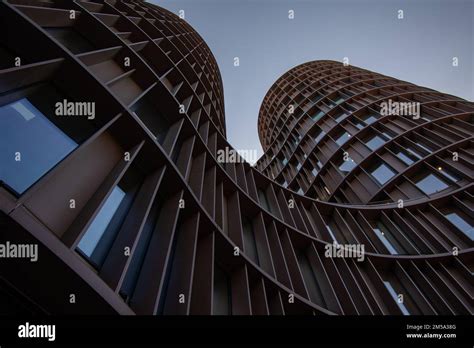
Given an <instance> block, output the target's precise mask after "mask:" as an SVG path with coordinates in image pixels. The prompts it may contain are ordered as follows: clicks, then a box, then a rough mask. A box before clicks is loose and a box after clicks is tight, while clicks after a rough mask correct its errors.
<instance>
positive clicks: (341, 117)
mask: <svg viewBox="0 0 474 348" xmlns="http://www.w3.org/2000/svg"><path fill="white" fill-rule="evenodd" d="M347 116H349V115H348V114H346V113H345V112H341V113H340V114H339V115H336V122H341V121H342V120H344V119H345V118H346V117H347Z"/></svg>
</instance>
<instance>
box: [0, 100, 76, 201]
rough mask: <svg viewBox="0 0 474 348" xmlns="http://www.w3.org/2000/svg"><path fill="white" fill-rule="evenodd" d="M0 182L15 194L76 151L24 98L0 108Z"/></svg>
mask: <svg viewBox="0 0 474 348" xmlns="http://www.w3.org/2000/svg"><path fill="white" fill-rule="evenodd" d="M0 129H1V136H0V148H1V149H2V150H1V154H0V156H1V158H0V163H1V164H2V167H1V170H0V181H4V182H5V183H6V185H8V186H9V187H10V188H11V189H13V190H14V191H15V192H17V193H18V194H22V193H23V192H25V191H26V190H27V189H28V188H29V187H30V186H31V185H33V184H34V183H35V182H36V181H37V180H38V179H40V178H41V177H42V176H43V175H44V174H46V173H47V172H48V171H49V170H50V169H51V168H53V167H54V166H55V165H56V164H57V163H59V162H60V161H61V160H62V159H64V158H65V157H66V156H67V155H68V154H69V153H70V152H71V151H73V150H74V149H75V148H76V147H77V143H76V142H75V141H73V140H72V139H71V138H69V137H68V136H67V135H66V134H65V133H64V132H63V131H62V130H61V129H59V128H58V127H57V126H56V125H55V124H54V123H52V122H51V121H50V120H49V119H48V118H47V117H46V116H45V115H44V114H43V113H42V112H41V111H40V110H38V109H37V108H36V107H35V105H33V104H32V103H31V102H30V101H29V100H28V99H27V98H23V99H20V100H18V101H15V102H13V103H10V104H7V105H4V106H2V107H0Z"/></svg>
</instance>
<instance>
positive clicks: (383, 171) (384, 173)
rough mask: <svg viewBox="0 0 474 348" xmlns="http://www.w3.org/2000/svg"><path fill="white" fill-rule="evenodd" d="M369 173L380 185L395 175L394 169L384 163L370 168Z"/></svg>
mask: <svg viewBox="0 0 474 348" xmlns="http://www.w3.org/2000/svg"><path fill="white" fill-rule="evenodd" d="M371 174H372V176H373V177H374V178H375V179H376V180H377V181H378V182H379V183H380V184H381V185H383V184H385V183H386V182H387V181H389V180H390V179H391V178H392V177H393V176H394V175H395V171H394V170H393V169H392V168H390V167H389V166H388V165H386V164H385V163H381V164H380V165H379V166H378V167H376V168H375V169H374V170H372V172H371Z"/></svg>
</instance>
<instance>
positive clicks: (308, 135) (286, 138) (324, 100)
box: [257, 61, 474, 204]
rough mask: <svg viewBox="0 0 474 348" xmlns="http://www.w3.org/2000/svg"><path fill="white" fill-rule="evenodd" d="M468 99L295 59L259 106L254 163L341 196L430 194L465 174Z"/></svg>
mask: <svg viewBox="0 0 474 348" xmlns="http://www.w3.org/2000/svg"><path fill="white" fill-rule="evenodd" d="M472 111H473V104H472V103H470V102H467V101H465V100H463V99H461V98H458V97H454V96H451V95H447V94H443V93H439V92H437V91H433V90H431V89H428V88H425V87H420V86H417V85H414V84H411V83H408V82H405V81H400V80H397V79H395V78H392V77H387V76H384V75H381V74H377V73H373V72H371V71H368V70H364V69H360V68H357V67H352V66H344V65H343V64H342V63H339V62H334V61H314V62H309V63H306V64H302V65H299V66H297V67H295V68H293V69H291V70H290V71H288V72H287V73H285V74H284V75H283V76H282V77H280V78H279V79H278V80H277V81H276V82H275V83H274V85H273V86H272V87H271V88H270V90H269V91H268V93H267V95H266V96H265V98H264V101H263V103H262V106H261V109H260V114H259V123H258V126H259V136H260V140H261V143H262V146H263V148H264V150H265V155H264V156H263V157H262V158H261V159H260V160H259V162H258V164H257V168H259V169H260V170H261V171H262V172H263V173H265V174H266V175H267V176H269V177H271V178H274V179H275V180H276V181H277V182H279V183H281V184H282V185H283V186H285V187H288V188H290V189H291V190H293V191H296V192H299V193H300V194H304V195H306V196H308V197H312V198H317V199H320V200H325V201H330V202H338V203H344V204H375V203H380V204H383V203H388V202H395V201H398V200H402V201H404V202H406V201H413V200H420V201H429V200H430V199H432V198H434V197H438V196H445V195H447V194H448V195H449V194H450V193H452V192H456V191H460V190H462V189H464V188H466V187H468V186H470V185H471V184H472V177H473V174H474V173H473V170H472V154H473V151H472V150H473V148H472V134H473V132H472V131H473V128H472V125H473V116H472Z"/></svg>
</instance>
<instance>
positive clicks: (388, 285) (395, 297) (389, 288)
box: [383, 281, 410, 315]
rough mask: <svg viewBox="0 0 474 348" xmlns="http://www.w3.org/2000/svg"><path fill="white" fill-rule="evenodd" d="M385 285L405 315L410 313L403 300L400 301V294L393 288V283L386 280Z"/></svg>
mask: <svg viewBox="0 0 474 348" xmlns="http://www.w3.org/2000/svg"><path fill="white" fill-rule="evenodd" d="M383 283H384V285H385V287H386V288H387V290H388V292H389V293H390V296H392V298H393V300H394V301H395V302H396V303H397V306H398V308H400V310H401V311H402V313H403V315H410V312H409V311H408V309H407V307H406V306H405V305H404V304H403V302H400V301H399V299H398V294H397V292H396V291H395V289H394V288H393V286H392V284H390V282H387V281H384V282H383Z"/></svg>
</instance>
